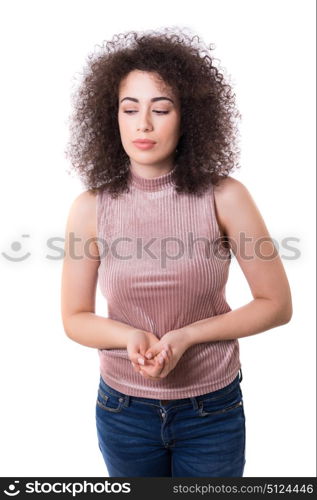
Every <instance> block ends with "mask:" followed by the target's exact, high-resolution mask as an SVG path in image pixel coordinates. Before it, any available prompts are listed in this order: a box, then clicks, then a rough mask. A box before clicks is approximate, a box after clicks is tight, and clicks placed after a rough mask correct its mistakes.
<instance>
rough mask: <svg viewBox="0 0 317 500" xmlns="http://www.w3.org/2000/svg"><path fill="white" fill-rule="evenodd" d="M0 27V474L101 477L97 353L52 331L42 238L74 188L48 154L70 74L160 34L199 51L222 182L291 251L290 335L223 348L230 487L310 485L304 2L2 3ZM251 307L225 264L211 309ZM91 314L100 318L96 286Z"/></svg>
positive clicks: (49, 269) (56, 288) (308, 88)
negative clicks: (184, 39) (238, 418)
mask: <svg viewBox="0 0 317 500" xmlns="http://www.w3.org/2000/svg"><path fill="white" fill-rule="evenodd" d="M0 18H1V21H0V22H1V25H0V36H1V45H0V50H1V75H2V76H1V80H0V84H1V93H0V99H1V143H2V144H1V172H2V179H1V180H2V182H1V196H0V201H1V212H0V213H1V228H2V231H1V252H2V253H1V255H0V269H1V306H2V307H1V326H0V328H1V354H0V356H1V358H0V380H1V429H0V432H1V435H0V442H1V464H0V470H1V476H26V477H27V476H55V477H59V476H77V477H81V476H97V477H98V476H106V475H107V471H106V468H105V465H104V462H103V459H102V456H101V453H100V451H99V448H98V444H97V435H96V428H95V401H96V395H97V386H98V383H99V360H98V353H97V350H95V349H91V348H88V347H87V348H86V347H84V346H81V345H79V344H76V343H75V342H72V341H71V340H70V339H68V337H67V336H66V334H65V333H64V331H63V326H62V321H61V315H60V283H61V270H62V259H61V250H60V251H59V252H57V251H55V252H54V251H52V250H49V249H48V247H47V240H48V238H52V237H55V238H61V241H60V242H59V248H60V249H62V248H63V244H62V240H63V238H64V230H65V222H66V218H67V214H68V210H69V208H70V205H71V203H72V201H73V199H74V198H75V197H76V196H77V195H78V194H79V193H80V192H81V191H83V190H84V187H83V186H82V185H81V184H80V182H79V180H78V179H77V178H76V177H72V176H70V175H68V174H67V173H66V169H67V168H68V161H67V160H66V158H65V157H64V149H65V146H66V142H67V139H68V128H67V120H68V115H69V112H70V106H71V105H70V95H71V88H72V85H73V82H72V79H73V77H74V75H75V73H77V72H80V71H81V70H82V68H83V66H84V65H85V61H86V57H87V55H88V53H90V52H92V51H93V50H94V46H95V45H97V44H101V42H102V41H103V40H107V39H111V38H112V36H113V35H114V34H115V33H119V32H124V31H127V30H139V29H140V30H141V29H142V30H146V29H153V28H154V29H158V28H160V27H163V26H173V25H176V26H179V27H186V26H187V27H189V28H190V29H191V30H193V31H195V32H196V33H197V34H199V35H201V36H202V37H203V39H204V40H205V42H206V43H214V44H215V46H216V49H215V51H213V53H214V56H215V57H217V58H218V59H219V60H220V61H221V65H222V66H223V67H224V68H226V69H227V72H228V74H230V75H231V78H232V85H234V88H235V92H236V95H237V105H238V107H239V110H240V112H241V113H242V116H243V119H242V124H241V125H240V131H241V137H242V138H241V144H240V147H241V150H242V154H241V165H242V168H241V169H240V170H238V171H237V172H236V173H234V174H232V175H233V177H235V178H237V179H238V180H240V181H241V182H243V183H244V184H245V185H246V187H247V188H248V189H249V191H250V193H251V194H252V196H253V198H254V200H255V202H256V203H257V206H258V208H259V209H260V211H261V213H262V215H263V217H264V220H265V222H266V224H267V227H268V229H269V231H270V234H271V236H272V237H273V238H275V240H276V241H277V242H278V243H279V244H281V242H282V239H283V238H286V237H293V238H296V241H294V242H293V243H292V246H296V248H298V249H299V253H300V255H299V257H298V258H297V259H293V260H290V259H287V258H286V257H292V256H293V252H291V251H289V250H284V249H283V248H281V249H280V255H281V256H282V257H283V263H284V266H285V269H286V272H287V276H288V279H289V282H290V286H291V289H292V296H293V308H294V313H293V317H292V320H291V322H290V323H288V324H287V325H284V326H282V327H278V328H274V329H271V330H269V331H267V332H264V333H262V334H258V335H254V336H250V337H246V338H244V339H241V340H240V341H239V343H240V352H241V362H242V368H243V381H242V383H241V387H242V391H243V395H244V405H245V414H246V426H247V443H246V466H245V473H244V475H245V476H252V477H263V476H271V477H283V476H286V477H296V476H315V475H316V469H315V442H316V437H315V424H316V413H315V397H316V385H315V377H316V355H315V337H316V330H315V281H314V280H315V218H314V217H315V216H314V214H315V195H316V194H315V134H316V130H315V24H314V23H315V1H314V0H305V1H302V0H297V1H294V0H257V1H254V0H238V1H237V0H207V1H199V2H188V3H186V2H183V1H180V0H173V1H172V2H171V1H166V0H161V1H160V2H154V3H151V2H149V1H148V0H147V1H137V0H134V1H133V2H131V1H127V0H125V1H122V0H121V1H120V2H109V1H106V0H104V1H97V0H89V1H88V0H87V1H78V0H76V1H74V0H73V1H63V2H62V1H56V0H55V1H54V2H53V1H45V2H43V1H34V0H33V1H31V0H28V1H27V2H22V1H19V2H17V1H16V2H12V3H10V2H8V1H7V2H2V3H1V12H0ZM23 235H29V236H28V237H27V236H23ZM14 242H19V243H20V244H21V248H20V250H17V249H15V247H14V245H13V247H11V245H12V243H14ZM27 252H29V253H30V255H29V257H28V258H26V259H25V260H24V261H20V262H13V261H12V260H9V258H8V257H7V256H8V255H9V256H10V258H11V259H12V258H16V257H21V256H22V255H25V254H27ZM47 255H50V256H51V257H52V256H53V257H54V259H52V258H48V257H47ZM251 299H252V296H251V293H250V290H249V288H248V285H247V282H246V280H245V278H244V276H243V274H242V272H241V270H240V268H239V266H238V264H237V262H236V260H235V259H233V261H232V265H231V271H230V277H229V282H228V286H227V300H228V302H229V304H230V306H231V307H232V308H233V309H234V308H237V307H239V306H241V305H243V304H245V303H247V302H249V301H250V300H251ZM96 312H97V313H98V314H100V315H104V316H105V317H106V316H107V308H106V304H105V303H104V301H103V300H102V298H101V294H100V291H99V289H98V301H97V311H96Z"/></svg>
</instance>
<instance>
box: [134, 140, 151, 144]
mask: <svg viewBox="0 0 317 500" xmlns="http://www.w3.org/2000/svg"><path fill="white" fill-rule="evenodd" d="M133 142H134V143H136V144H155V141H151V140H150V139H136V140H135V141H133Z"/></svg>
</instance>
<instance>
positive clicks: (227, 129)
mask: <svg viewBox="0 0 317 500" xmlns="http://www.w3.org/2000/svg"><path fill="white" fill-rule="evenodd" d="M238 116H239V113H238V112H237V111H236V108H235V101H234V95H233V94H232V92H231V89H230V86H229V85H228V83H226V82H225V80H224V77H223V75H222V74H221V72H220V71H219V69H217V68H216V67H215V66H214V62H213V59H212V57H211V56H210V54H209V53H208V50H207V49H206V48H205V46H204V45H203V43H202V42H200V40H199V38H198V37H197V36H196V37H190V36H188V35H187V34H185V33H182V32H180V33H178V34H177V33H176V32H175V30H173V31H170V30H169V29H166V30H165V32H164V31H163V32H160V33H158V32H147V33H145V34H144V33H135V32H132V33H126V34H124V35H122V34H121V35H120V36H118V37H117V36H116V37H114V38H113V40H112V41H110V42H107V44H106V48H105V50H104V51H102V52H101V53H100V54H98V55H97V56H96V57H92V58H91V61H90V65H89V70H88V71H87V72H86V75H85V78H84V80H83V82H82V84H81V88H80V91H79V93H78V95H77V101H76V103H75V112H74V116H73V122H72V130H73V140H72V142H71V143H70V144H71V145H70V148H69V150H68V154H69V156H70V157H71V160H72V165H73V167H74V168H75V170H76V172H77V173H78V174H79V175H80V177H81V178H82V180H83V182H84V184H85V187H86V190H85V191H84V192H83V193H81V194H80V195H79V196H78V197H77V198H76V199H75V200H74V202H73V204H72V206H71V209H70V213H69V216H68V221H67V227H66V237H65V259H64V265H63V276H62V319H63V325H64V329H65V332H66V334H67V335H68V337H69V338H71V339H72V340H74V341H75V342H78V343H80V344H82V345H85V346H89V347H93V348H96V349H98V354H99V359H100V380H99V381H98V383H99V386H98V391H97V400H96V426H97V437H98V442H99V448H100V451H101V453H102V456H103V458H104V461H105V464H106V466H107V469H108V473H109V475H110V476H116V477H120V476H121V477H132V476H152V477H153V476H173V477H203V476H205V477H241V476H242V475H243V471H244V466H245V462H246V459H245V447H246V446H245V445H246V430H245V413H244V406H243V398H242V391H241V386H240V383H241V381H242V371H241V363H240V358H239V343H238V338H242V337H246V336H249V335H253V334H257V333H260V332H264V331H266V330H269V329H270V328H274V327H277V326H279V325H283V324H286V323H287V322H289V320H290V318H291V316H292V303H291V293H290V288H289V284H288V280H287V277H286V275H285V272H284V269H283V265H282V262H281V260H280V258H279V256H278V255H277V252H276V249H275V247H274V245H273V242H272V239H271V237H270V235H269V234H268V231H267V228H266V226H265V223H264V221H263V218H262V217H261V215H260V213H259V210H258V209H257V207H256V204H255V202H254V201H253V199H252V197H251V195H250V193H249V191H248V190H247V188H246V187H245V186H244V185H243V184H242V183H241V182H239V181H238V180H236V179H234V178H233V177H231V176H229V173H230V172H231V171H232V170H233V169H234V167H235V166H236V165H237V156H238V152H237V150H236V149H235V138H236V127H235V119H236V118H237V117H238ZM231 252H232V253H233V254H234V256H235V257H236V259H237V261H238V263H239V265H240V266H241V269H242V271H243V273H244V275H245V277H246V279H247V282H248V284H249V286H250V290H251V292H252V296H253V300H252V301H251V302H249V303H248V304H246V305H244V306H242V307H240V308H238V309H236V310H232V309H231V308H230V306H229V304H228V303H227V301H226V297H225V285H226V282H227V278H228V272H229V265H230V259H231ZM97 283H99V286H100V289H101V291H102V293H103V295H104V297H105V299H106V300H107V304H108V317H107V318H105V317H102V316H98V315H96V314H95V292H96V286H97Z"/></svg>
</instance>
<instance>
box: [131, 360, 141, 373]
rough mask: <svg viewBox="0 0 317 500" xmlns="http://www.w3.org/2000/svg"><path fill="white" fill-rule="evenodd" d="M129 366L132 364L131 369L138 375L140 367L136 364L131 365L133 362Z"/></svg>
mask: <svg viewBox="0 0 317 500" xmlns="http://www.w3.org/2000/svg"><path fill="white" fill-rule="evenodd" d="M131 364H132V366H133V369H134V370H135V371H136V372H138V373H139V372H140V367H139V365H138V364H136V363H133V362H131Z"/></svg>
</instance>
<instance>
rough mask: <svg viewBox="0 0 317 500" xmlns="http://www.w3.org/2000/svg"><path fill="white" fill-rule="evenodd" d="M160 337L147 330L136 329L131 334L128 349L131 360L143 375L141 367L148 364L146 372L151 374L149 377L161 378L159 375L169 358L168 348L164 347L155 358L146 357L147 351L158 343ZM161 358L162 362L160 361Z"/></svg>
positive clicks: (137, 370)
mask: <svg viewBox="0 0 317 500" xmlns="http://www.w3.org/2000/svg"><path fill="white" fill-rule="evenodd" d="M157 342H159V339H158V338H157V337H156V336H155V335H154V334H153V333H152V332H147V331H146V330H135V331H133V332H131V334H129V340H128V342H127V351H128V356H129V358H130V361H131V363H132V366H133V368H134V370H135V371H136V372H138V373H140V374H141V375H143V373H142V372H141V369H140V367H141V366H146V373H147V374H148V375H149V376H150V377H149V378H154V379H155V378H156V377H157V380H161V379H160V378H159V377H158V375H160V373H161V371H162V370H163V368H164V366H165V359H168V349H163V351H161V353H160V354H158V355H156V356H155V357H154V358H153V359H150V360H149V359H146V358H145V353H146V351H147V350H148V349H149V348H150V347H152V346H153V345H154V344H157ZM160 359H161V360H162V362H160Z"/></svg>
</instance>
